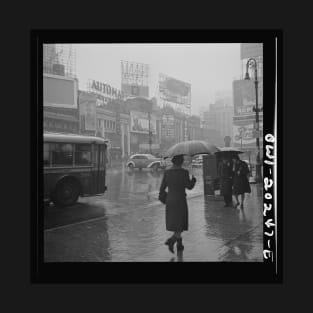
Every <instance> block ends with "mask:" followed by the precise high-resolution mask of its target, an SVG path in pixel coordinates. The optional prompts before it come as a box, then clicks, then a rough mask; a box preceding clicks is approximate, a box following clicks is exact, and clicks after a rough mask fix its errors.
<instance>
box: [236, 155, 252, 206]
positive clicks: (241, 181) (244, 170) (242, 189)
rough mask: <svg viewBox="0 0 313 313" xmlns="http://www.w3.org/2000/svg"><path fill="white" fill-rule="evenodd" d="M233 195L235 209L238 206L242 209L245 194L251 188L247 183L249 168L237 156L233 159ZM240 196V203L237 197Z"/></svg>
mask: <svg viewBox="0 0 313 313" xmlns="http://www.w3.org/2000/svg"><path fill="white" fill-rule="evenodd" d="M233 172H234V178H233V195H234V197H235V199H236V204H235V206H234V207H235V208H237V207H238V205H240V208H241V209H243V203H244V200H245V193H251V187H250V183H249V168H248V165H247V163H246V162H244V161H242V160H240V159H239V157H238V155H236V156H234V157H233ZM239 195H240V196H241V203H240V202H239V200H238V196H239Z"/></svg>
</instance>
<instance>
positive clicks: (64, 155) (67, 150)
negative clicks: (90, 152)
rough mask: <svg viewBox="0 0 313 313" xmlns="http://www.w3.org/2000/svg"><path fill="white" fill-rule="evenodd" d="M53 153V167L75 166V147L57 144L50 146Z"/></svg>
mask: <svg viewBox="0 0 313 313" xmlns="http://www.w3.org/2000/svg"><path fill="white" fill-rule="evenodd" d="M50 149H51V151H52V166H68V165H73V145H72V144H69V143H55V144H51V145H50Z"/></svg>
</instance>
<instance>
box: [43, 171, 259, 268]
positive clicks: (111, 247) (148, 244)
mask: <svg viewBox="0 0 313 313" xmlns="http://www.w3.org/2000/svg"><path fill="white" fill-rule="evenodd" d="M193 174H194V175H195V177H196V178H197V184H196V187H195V188H194V189H193V190H191V191H187V199H188V204H189V231H187V232H184V233H183V234H182V236H183V243H184V246H185V249H184V251H183V252H181V253H179V254H178V255H177V254H171V253H170V252H169V251H168V250H167V247H166V246H165V245H164V242H165V240H166V239H167V237H169V236H170V235H171V233H169V232H167V231H166V229H165V207H164V205H162V204H161V203H160V202H159V201H158V189H159V186H160V184H161V180H162V176H163V171H157V172H152V171H150V170H141V171H139V170H134V171H128V170H127V169H124V168H116V169H111V170H109V171H108V174H107V186H108V191H107V192H106V193H105V194H104V195H101V196H96V197H86V198H81V199H80V201H79V203H78V204H76V205H75V206H73V207H70V208H66V209H59V208H56V207H54V206H49V207H46V208H45V228H46V231H45V260H46V261H77V262H82V261H93V262H98V261H113V262H124V261H135V262H136V261H147V262H149V261H161V262H188V261H241V262H245V261H262V258H263V255H262V249H263V243H262V236H263V234H262V231H263V229H262V218H263V217H262V216H263V215H262V190H261V189H260V188H258V187H257V186H256V185H251V187H252V193H251V194H249V195H247V196H246V200H245V209H244V210H243V211H242V210H240V209H233V208H224V207H223V205H224V202H223V201H221V199H219V198H214V197H209V196H204V195H203V180H202V170H201V169H194V170H193Z"/></svg>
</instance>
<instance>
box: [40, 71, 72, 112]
mask: <svg viewBox="0 0 313 313" xmlns="http://www.w3.org/2000/svg"><path fill="white" fill-rule="evenodd" d="M43 105H44V106H48V107H56V108H69V109H77V81H76V80H75V79H73V78H69V77H64V76H58V75H52V74H43Z"/></svg>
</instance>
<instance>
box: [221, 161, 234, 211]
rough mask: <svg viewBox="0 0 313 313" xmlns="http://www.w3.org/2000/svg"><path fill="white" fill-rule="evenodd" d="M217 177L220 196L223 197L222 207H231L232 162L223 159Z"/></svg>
mask: <svg viewBox="0 0 313 313" xmlns="http://www.w3.org/2000/svg"><path fill="white" fill-rule="evenodd" d="M219 176H220V184H221V195H222V196H224V202H225V205H224V207H232V186H233V170H232V162H231V160H230V159H228V158H223V160H222V163H221V165H220V167H219Z"/></svg>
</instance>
